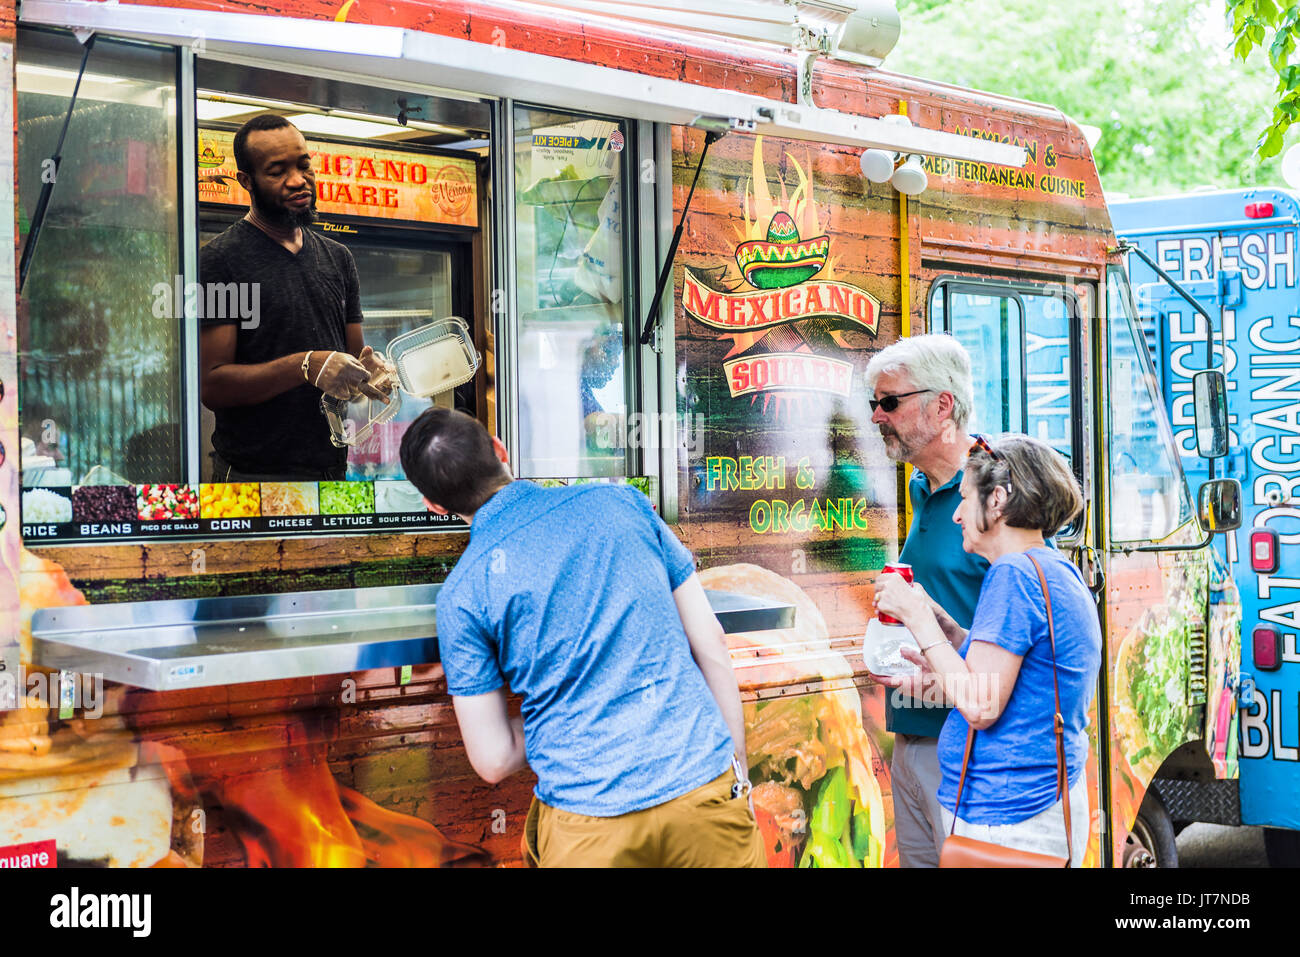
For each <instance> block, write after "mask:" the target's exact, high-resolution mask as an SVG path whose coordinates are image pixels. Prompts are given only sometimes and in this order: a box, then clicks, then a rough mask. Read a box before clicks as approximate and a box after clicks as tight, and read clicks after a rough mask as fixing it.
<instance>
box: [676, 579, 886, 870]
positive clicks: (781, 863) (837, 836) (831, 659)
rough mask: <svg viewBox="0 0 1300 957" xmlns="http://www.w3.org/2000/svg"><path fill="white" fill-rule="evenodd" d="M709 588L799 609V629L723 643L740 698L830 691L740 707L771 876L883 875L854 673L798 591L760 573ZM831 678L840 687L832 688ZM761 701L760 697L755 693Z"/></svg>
mask: <svg viewBox="0 0 1300 957" xmlns="http://www.w3.org/2000/svg"><path fill="white" fill-rule="evenodd" d="M700 579H701V581H702V582H703V583H704V586H705V587H706V588H715V589H718V590H721V591H729V592H733V593H736V594H742V595H751V596H754V597H761V598H768V599H771V600H773V601H780V602H783V603H787V604H792V605H794V606H795V608H796V611H795V627H793V628H786V629H781V630H776V631H762V632H753V633H749V634H733V635H728V636H727V638H728V641H729V642H730V645H731V649H732V652H733V662H734V664H735V668H736V677H737V679H738V680H739V682H740V685H741V687H742V689H752V688H759V689H762V688H770V687H778V686H780V685H790V684H797V683H812V684H813V685H814V686H819V685H821V683H822V682H827V684H828V685H831V687H826V686H821V687H820V688H819V690H815V691H812V692H810V693H806V694H798V695H790V696H783V697H775V698H760V700H758V701H754V702H747V703H746V704H745V745H746V749H747V750H748V752H749V777H750V781H751V782H752V783H753V785H754V790H753V798H754V814H755V817H756V819H757V821H758V827H759V830H760V832H761V833H762V835H763V844H764V848H765V850H766V851H767V860H768V864H769V865H770V866H772V867H795V866H798V867H880V866H881V865H882V863H883V861H884V855H885V835H886V833H887V831H888V822H887V821H886V819H885V808H884V799H883V796H882V792H881V787H880V782H879V781H877V780H876V776H875V774H874V773H873V770H872V769H873V764H874V762H875V759H876V756H875V753H874V751H873V749H872V745H871V741H870V739H869V738H868V736H867V733H866V731H865V730H864V727H863V719H862V699H861V696H860V695H859V694H858V692H857V690H856V688H855V687H854V686H853V684H852V680H851V679H852V675H853V670H852V668H850V667H849V664H848V662H847V661H846V660H845V659H844V657H843V656H842V655H840V654H839V653H837V652H835V651H833V650H831V647H830V641H829V632H828V629H827V627H826V622H825V619H823V618H822V615H821V612H820V611H819V610H818V609H817V606H816V605H815V604H814V603H813V601H812V600H811V599H810V598H809V597H808V596H807V594H805V593H804V591H803V589H801V588H800V587H799V586H798V585H796V584H794V583H793V582H791V581H790V580H789V579H786V578H783V577H782V576H780V575H778V574H776V573H775V572H771V571H768V570H767V569H765V568H760V567H759V566H757V565H747V564H740V565H725V566H721V567H718V568H710V569H706V570H705V571H703V572H701V573H700ZM837 679H840V680H843V679H847V680H844V687H834V684H835V683H838V682H837ZM760 693H761V692H760Z"/></svg>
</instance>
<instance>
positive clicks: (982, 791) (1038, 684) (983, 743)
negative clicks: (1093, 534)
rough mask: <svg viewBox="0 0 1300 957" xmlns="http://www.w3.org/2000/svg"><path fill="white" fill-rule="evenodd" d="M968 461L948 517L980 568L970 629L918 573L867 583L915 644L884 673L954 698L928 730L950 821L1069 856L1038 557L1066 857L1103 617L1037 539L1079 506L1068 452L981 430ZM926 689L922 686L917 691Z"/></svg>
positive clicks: (1064, 563) (1083, 781)
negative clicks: (988, 436)
mask: <svg viewBox="0 0 1300 957" xmlns="http://www.w3.org/2000/svg"><path fill="white" fill-rule="evenodd" d="M980 444H981V448H979V449H977V450H976V451H974V452H973V453H972V454H971V456H970V459H969V461H968V464H967V466H966V469H965V475H964V477H963V479H962V484H961V505H959V506H958V508H957V511H956V513H955V515H954V516H953V519H954V521H956V522H957V523H958V524H959V525H961V527H962V547H963V548H964V549H965V550H966V551H968V552H974V553H975V554H977V555H982V556H983V557H984V558H986V559H988V561H989V562H990V568H989V571H988V574H987V576H986V577H985V579H984V585H983V587H982V588H981V590H980V597H979V603H978V605H977V606H976V608H975V618H974V620H973V621H972V623H971V627H970V631H969V632H966V631H963V630H962V629H961V628H960V627H958V626H957V625H956V623H955V622H953V621H952V619H951V618H950V617H949V616H948V615H947V614H945V613H944V611H943V609H941V608H939V607H938V606H937V605H935V604H934V602H933V601H931V599H930V598H929V596H928V595H926V594H925V591H924V589H922V588H921V587H920V586H919V585H909V584H908V583H907V582H905V581H904V580H903V579H902V578H901V577H900V576H898V575H883V576H881V578H880V580H879V581H878V582H877V584H876V604H877V607H878V608H879V609H880V610H882V611H884V612H886V613H887V614H890V615H893V616H894V617H895V618H898V619H900V620H901V621H902V622H903V623H904V624H905V625H906V626H907V627H908V628H909V629H910V630H911V632H912V634H913V635H914V636H915V637H916V640H917V642H918V643H919V644H920V646H921V653H920V654H915V653H911V652H905V654H908V656H909V657H910V658H911V660H913V661H914V662H915V663H916V664H918V665H920V666H921V668H922V673H921V675H920V676H919V677H916V678H895V679H884V680H885V681H886V683H888V684H890V685H893V686H900V685H903V686H905V690H907V691H910V692H911V693H912V694H913V696H914V697H916V698H917V699H920V700H923V701H924V700H930V701H934V702H935V703H936V704H938V703H939V701H938V699H939V698H940V694H939V693H938V692H939V691H940V690H941V691H942V698H943V699H944V702H945V703H951V704H953V705H955V706H956V710H954V711H953V712H952V714H951V715H950V716H949V717H948V720H947V721H946V722H945V724H944V727H943V733H942V734H941V735H940V736H939V763H940V766H941V768H942V771H943V782H942V784H941V785H940V787H939V804H940V805H941V806H942V807H943V808H944V809H945V826H948V827H951V826H952V822H953V815H954V814H955V815H956V818H957V821H956V828H955V833H957V834H961V835H965V836H968V837H972V838H975V839H978V840H984V841H989V842H992V843H995V844H1001V845H1004V846H1006V847H1012V848H1016V849H1019V850H1025V851H1036V852H1038V853H1042V854H1052V855H1056V856H1058V857H1062V858H1064V857H1065V856H1066V840H1065V818H1064V811H1063V808H1062V802H1061V801H1060V800H1059V797H1060V795H1059V794H1058V793H1057V761H1056V739H1055V734H1054V731H1053V715H1054V714H1055V711H1056V705H1055V696H1054V694H1053V666H1052V650H1051V645H1050V643H1049V641H1048V627H1047V607H1046V603H1045V601H1044V599H1043V592H1042V588H1041V586H1040V585H1039V581H1038V573H1037V571H1036V570H1035V568H1034V563H1033V562H1032V561H1030V556H1032V557H1033V558H1034V559H1036V560H1037V562H1038V564H1039V565H1040V566H1041V567H1042V569H1043V573H1044V576H1045V577H1046V579H1047V587H1048V591H1049V592H1050V593H1051V596H1052V615H1053V622H1054V623H1055V626H1056V676H1057V678H1058V679H1059V686H1060V695H1061V715H1062V717H1063V718H1064V720H1065V750H1066V769H1067V774H1068V777H1069V787H1070V806H1071V819H1072V820H1071V824H1072V831H1073V833H1072V848H1073V855H1072V857H1071V864H1072V865H1073V866H1078V864H1079V862H1080V861H1081V860H1082V858H1083V854H1084V852H1085V851H1086V849H1087V843H1088V830H1089V821H1090V818H1091V813H1090V812H1091V808H1089V807H1088V801H1087V776H1086V774H1085V769H1084V766H1085V763H1086V761H1087V757H1088V739H1087V730H1086V729H1087V725H1088V709H1089V706H1090V705H1091V704H1092V700H1093V697H1094V695H1095V694H1096V691H1097V674H1098V671H1099V669H1100V667H1101V629H1100V626H1099V624H1098V619H1097V608H1096V604H1095V603H1094V601H1093V598H1092V594H1091V593H1090V592H1089V591H1088V588H1087V586H1086V585H1085V584H1084V583H1083V578H1082V576H1081V575H1080V574H1079V570H1078V569H1077V568H1075V566H1074V565H1072V564H1071V563H1070V562H1069V561H1068V560H1067V559H1066V558H1065V557H1064V556H1062V555H1061V554H1060V553H1059V552H1057V551H1056V550H1055V549H1052V548H1049V547H1047V546H1046V544H1045V543H1044V536H1050V535H1052V534H1054V533H1056V532H1057V531H1059V530H1060V529H1061V528H1063V527H1064V526H1065V525H1067V524H1068V523H1069V522H1070V521H1072V520H1073V519H1074V517H1075V516H1076V515H1078V513H1079V512H1080V511H1081V510H1082V507H1083V499H1082V496H1081V494H1080V492H1079V486H1078V483H1077V482H1076V481H1075V478H1074V476H1073V475H1072V474H1071V473H1070V469H1069V466H1068V465H1067V464H1066V462H1065V459H1064V458H1063V457H1062V456H1061V455H1060V454H1059V453H1058V452H1056V451H1055V450H1054V449H1052V448H1051V447H1050V446H1048V445H1046V444H1044V443H1042V442H1039V441H1037V440H1035V439H1031V438H1029V437H1028V436H1023V435H1015V436H1004V437H1003V438H1001V439H999V440H998V441H997V442H995V443H993V444H992V445H990V444H988V443H986V442H981V443H980ZM927 691H928V692H929V693H928V694H927ZM972 727H973V728H975V730H976V731H977V732H978V733H977V734H976V735H975V745H974V750H973V751H972V753H971V759H970V764H969V766H968V769H967V772H966V784H965V788H964V790H963V791H962V794H961V807H960V808H957V806H956V798H957V784H958V778H959V776H960V774H961V767H962V759H963V757H964V755H965V751H966V737H967V732H968V730H969V729H970V728H972Z"/></svg>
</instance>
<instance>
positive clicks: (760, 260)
mask: <svg viewBox="0 0 1300 957" xmlns="http://www.w3.org/2000/svg"><path fill="white" fill-rule="evenodd" d="M786 159H787V160H788V161H789V163H790V164H791V166H792V167H793V169H794V171H795V174H796V176H797V177H798V183H797V184H796V186H795V188H794V191H793V192H789V191H788V189H787V186H786V183H785V181H784V180H781V181H780V183H781V199H780V202H779V203H778V202H776V201H775V200H774V199H773V198H772V194H771V192H770V190H769V189H768V180H767V174H766V170H765V169H764V166H763V141H762V137H755V138H754V162H753V174H752V180H751V182H750V183H749V185H748V186H747V187H746V190H745V207H744V226H743V228H738V229H737V230H736V233H737V238H738V239H739V241H740V242H739V245H738V246H737V247H736V260H735V261H736V266H737V267H738V269H739V276H736V275H735V274H734V273H733V272H732V269H731V266H730V264H727V265H722V266H719V267H716V268H714V269H706V270H697V269H693V268H691V267H690V266H687V267H686V268H685V280H684V282H683V287H682V307H683V309H684V310H685V312H686V314H687V315H688V316H690V317H691V318H692V319H695V320H696V321H697V322H701V323H703V324H704V325H706V326H708V327H709V328H711V329H717V330H719V331H720V332H722V333H724V334H725V335H727V336H730V337H731V339H732V340H733V345H732V348H731V350H730V351H729V352H728V353H727V358H726V359H725V360H724V361H723V363H722V368H723V372H724V373H725V375H726V377H727V387H728V388H729V389H730V390H731V395H732V398H738V397H740V396H745V395H748V396H750V401H751V403H752V402H754V401H756V400H757V398H758V396H759V395H762V396H763V410H764V411H766V410H767V407H768V402H769V399H771V398H772V397H774V396H776V397H780V396H781V394H782V393H821V394H823V395H836V396H842V397H844V398H847V397H848V396H849V394H850V392H851V391H852V387H853V363H852V362H851V361H848V360H847V359H845V358H842V357H841V355H839V354H837V353H842V352H843V351H844V350H847V349H850V348H851V347H850V346H849V345H848V344H847V343H846V342H845V341H844V339H843V338H842V335H841V334H842V333H843V332H845V331H848V330H854V331H862V330H865V331H866V332H869V333H870V334H871V335H872V336H875V335H876V330H877V327H878V325H879V321H880V319H879V316H880V301H879V300H878V299H876V298H875V297H874V296H872V295H871V294H869V293H867V292H865V291H864V290H862V289H859V288H858V287H856V286H851V285H849V284H848V283H846V282H841V281H840V280H838V279H836V278H835V261H834V259H832V258H830V257H829V253H830V245H831V241H830V237H828V236H826V235H824V234H823V233H822V231H821V228H820V225H819V223H820V219H819V215H818V213H819V210H818V207H817V203H816V201H815V200H814V199H813V184H812V180H811V178H810V177H809V175H808V174H807V173H805V172H804V169H803V167H802V166H800V165H799V162H798V161H797V160H795V158H794V157H793V156H790V155H789V154H788V153H787V154H786Z"/></svg>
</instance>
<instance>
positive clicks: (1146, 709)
mask: <svg viewBox="0 0 1300 957" xmlns="http://www.w3.org/2000/svg"><path fill="white" fill-rule="evenodd" d="M1188 585H1189V586H1190V587H1188V588H1180V589H1179V593H1178V594H1175V595H1173V596H1171V597H1172V598H1173V599H1174V600H1173V601H1171V602H1170V603H1169V605H1168V606H1167V607H1164V608H1152V609H1149V610H1148V611H1147V612H1146V614H1145V615H1143V616H1142V618H1141V619H1140V620H1139V621H1138V623H1137V625H1136V626H1135V627H1134V628H1132V629H1131V630H1130V631H1129V633H1128V634H1127V635H1126V636H1125V637H1124V640H1123V641H1122V642H1121V643H1120V646H1119V649H1118V651H1117V653H1116V656H1115V674H1114V677H1115V705H1116V708H1115V724H1116V729H1117V730H1118V732H1119V735H1120V738H1121V743H1122V747H1121V753H1122V754H1124V755H1125V756H1126V760H1127V761H1128V763H1129V766H1130V767H1131V769H1132V773H1133V775H1134V777H1135V778H1137V779H1138V780H1139V781H1141V782H1142V783H1143V784H1146V783H1149V782H1150V780H1151V778H1152V777H1154V776H1155V773H1156V771H1157V770H1158V769H1159V768H1160V764H1161V762H1162V761H1163V760H1164V759H1165V757H1166V756H1167V755H1168V754H1169V753H1170V752H1172V751H1173V750H1174V749H1175V748H1176V747H1178V746H1179V745H1180V744H1182V743H1183V741H1184V740H1186V738H1187V735H1188V732H1189V730H1190V729H1189V727H1188V720H1189V717H1188V707H1187V704H1188V701H1187V686H1188V678H1189V675H1188V668H1189V664H1188V657H1189V656H1188V642H1189V639H1190V632H1191V629H1192V622H1191V621H1189V615H1188V612H1190V611H1193V609H1192V608H1191V607H1189V606H1190V605H1191V604H1194V603H1192V602H1191V600H1190V599H1191V596H1193V595H1196V594H1198V593H1199V591H1200V589H1198V588H1197V587H1196V583H1195V582H1188Z"/></svg>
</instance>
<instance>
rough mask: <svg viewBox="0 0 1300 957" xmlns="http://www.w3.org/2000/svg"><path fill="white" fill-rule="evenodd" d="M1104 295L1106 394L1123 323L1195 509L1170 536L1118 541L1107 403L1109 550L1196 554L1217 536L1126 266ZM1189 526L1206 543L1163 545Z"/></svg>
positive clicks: (1114, 268)
mask: <svg viewBox="0 0 1300 957" xmlns="http://www.w3.org/2000/svg"><path fill="white" fill-rule="evenodd" d="M1112 277H1116V278H1117V279H1118V280H1119V284H1118V291H1119V294H1120V296H1121V297H1122V298H1123V301H1124V306H1125V311H1124V312H1123V313H1122V314H1121V315H1118V316H1116V315H1111V310H1110V288H1111V279H1112ZM1103 293H1104V295H1105V297H1106V319H1105V323H1106V328H1105V335H1104V336H1103V338H1104V340H1105V343H1106V358H1105V362H1104V371H1105V376H1106V378H1105V382H1106V390H1107V392H1109V391H1110V390H1111V389H1112V388H1113V385H1114V384H1113V383H1112V382H1111V342H1110V340H1111V335H1112V329H1113V328H1114V324H1115V323H1116V322H1117V321H1118V322H1121V323H1123V324H1124V325H1125V326H1126V327H1127V329H1128V335H1129V336H1130V337H1131V338H1132V339H1133V344H1134V351H1135V352H1136V353H1137V355H1138V363H1139V364H1140V365H1141V366H1142V371H1143V375H1144V376H1145V377H1148V380H1149V381H1150V382H1154V383H1155V385H1156V387H1157V388H1156V392H1155V394H1154V395H1153V396H1152V400H1153V402H1154V404H1155V408H1156V412H1157V414H1158V415H1159V416H1164V426H1165V430H1166V432H1167V433H1168V434H1167V435H1162V436H1161V440H1162V441H1164V440H1166V439H1167V441H1166V442H1165V446H1166V448H1165V451H1166V453H1167V455H1168V457H1169V459H1170V461H1171V462H1172V464H1173V467H1174V470H1175V476H1176V477H1177V478H1178V480H1179V481H1180V482H1181V484H1182V491H1183V494H1184V495H1185V496H1186V501H1187V503H1188V504H1189V505H1190V506H1191V507H1190V510H1189V517H1188V519H1187V520H1186V521H1184V522H1179V523H1178V524H1177V525H1175V526H1173V527H1172V528H1171V529H1169V531H1168V532H1166V533H1165V534H1164V535H1163V536H1161V537H1160V538H1150V537H1148V538H1134V539H1121V538H1116V537H1115V535H1114V527H1113V517H1114V502H1113V500H1112V499H1113V495H1112V486H1111V480H1112V478H1113V471H1112V469H1111V468H1110V465H1111V463H1110V457H1111V453H1112V451H1113V444H1112V442H1111V435H1112V430H1111V414H1112V409H1113V407H1112V405H1111V403H1109V402H1107V403H1106V404H1105V409H1106V410H1105V421H1104V422H1103V423H1102V433H1103V435H1104V438H1105V444H1106V465H1107V469H1106V476H1105V482H1106V489H1105V494H1106V503H1107V508H1106V521H1105V523H1104V524H1105V529H1104V530H1105V534H1106V543H1107V546H1108V547H1109V548H1110V550H1112V551H1123V552H1132V551H1139V552H1166V551H1178V552H1185V551H1195V550H1198V549H1200V548H1204V547H1206V546H1208V545H1209V544H1210V543H1211V542H1212V541H1213V539H1214V533H1213V532H1212V531H1207V530H1206V529H1204V528H1202V526H1201V520H1200V516H1199V515H1197V512H1196V496H1194V495H1193V494H1192V488H1191V485H1190V484H1189V483H1188V481H1187V473H1186V472H1185V471H1184V470H1183V461H1182V456H1181V454H1180V453H1179V451H1178V443H1177V441H1176V440H1175V439H1174V437H1173V426H1172V425H1171V423H1170V422H1169V419H1168V413H1167V412H1165V399H1164V392H1163V387H1162V385H1161V382H1160V377H1159V374H1158V373H1157V371H1156V368H1155V364H1154V361H1153V360H1152V357H1151V350H1150V349H1149V348H1148V347H1147V342H1146V337H1145V335H1144V334H1143V331H1142V328H1141V326H1140V325H1139V323H1140V322H1141V319H1140V317H1139V316H1138V313H1137V305H1136V303H1135V302H1134V301H1133V291H1132V287H1131V286H1130V285H1129V281H1128V273H1127V272H1126V271H1125V270H1124V268H1123V267H1122V266H1118V265H1114V264H1109V265H1107V267H1106V275H1105V284H1104V286H1103ZM1159 422H1160V419H1159V418H1157V423H1159ZM1159 431H1160V430H1159V427H1157V432H1159ZM1189 524H1190V525H1193V526H1194V527H1195V528H1196V530H1197V531H1198V532H1200V533H1201V534H1202V535H1203V536H1204V540H1203V541H1201V542H1199V543H1174V544H1161V543H1164V542H1166V541H1167V540H1168V539H1169V538H1171V537H1173V536H1174V535H1177V534H1178V533H1179V532H1180V531H1182V530H1183V529H1185V528H1187V526H1188V525H1189Z"/></svg>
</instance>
